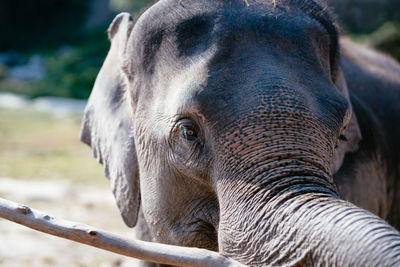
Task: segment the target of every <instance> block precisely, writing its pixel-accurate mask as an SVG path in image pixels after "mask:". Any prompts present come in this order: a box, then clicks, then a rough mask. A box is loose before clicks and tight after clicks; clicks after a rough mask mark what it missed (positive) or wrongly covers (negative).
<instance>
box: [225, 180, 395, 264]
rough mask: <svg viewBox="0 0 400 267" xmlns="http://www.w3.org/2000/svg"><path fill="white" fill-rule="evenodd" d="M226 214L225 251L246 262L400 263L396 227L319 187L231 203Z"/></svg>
mask: <svg viewBox="0 0 400 267" xmlns="http://www.w3.org/2000/svg"><path fill="white" fill-rule="evenodd" d="M298 179H299V181H301V179H300V178H298ZM317 187H319V190H316V188H317ZM289 188H290V187H289ZM260 193H261V191H260ZM222 202H223V201H222ZM224 208H225V209H226V210H223V209H224ZM221 214H222V215H221V221H220V224H219V230H218V240H219V241H218V242H219V249H220V251H221V253H223V254H224V255H226V256H228V257H232V258H234V259H236V260H238V261H240V262H242V263H243V264H247V265H273V266H274V265H296V264H300V265H308V264H315V263H318V264H322V265H337V266H348V265H350V266H366V265H388V266H398V265H399V264H400V235H399V233H398V232H397V231H396V230H395V229H394V228H393V227H391V226H390V225H388V224H387V223H386V222H384V221H383V220H381V219H380V218H378V217H377V216H375V215H373V214H371V213H369V212H367V211H365V210H363V209H360V208H358V207H356V206H354V205H352V204H351V203H349V202H345V201H343V200H340V199H338V198H337V197H336V196H335V192H333V191H331V190H329V189H324V188H323V187H322V186H319V185H315V184H305V183H304V184H297V190H296V186H292V187H291V189H286V190H284V191H281V193H275V194H274V195H273V196H272V197H269V198H262V197H261V196H260V194H256V195H254V199H253V200H250V199H244V200H242V201H241V200H233V199H231V202H230V203H229V207H228V206H223V208H221Z"/></svg>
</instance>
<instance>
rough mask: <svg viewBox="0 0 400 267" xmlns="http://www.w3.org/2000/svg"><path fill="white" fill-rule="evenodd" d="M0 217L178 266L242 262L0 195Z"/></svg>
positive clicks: (115, 250)
mask: <svg viewBox="0 0 400 267" xmlns="http://www.w3.org/2000/svg"><path fill="white" fill-rule="evenodd" d="M0 217H2V218H5V219H7V220H10V221H13V222H16V223H19V224H22V225H24V226H27V227H29V228H32V229H35V230H38V231H41V232H43V233H46V234H50V235H55V236H59V237H63V238H66V239H69V240H73V241H76V242H79V243H83V244H86V245H89V246H93V247H97V248H100V249H104V250H108V251H112V252H115V253H118V254H121V255H125V256H128V257H133V258H137V259H141V260H145V261H152V262H157V263H162V264H170V265H178V266H199V267H200V266H201V267H203V266H210V267H211V266H232V267H233V266H244V265H242V264H240V263H238V262H236V261H234V260H232V259H229V258H227V257H225V256H222V255H221V254H219V253H217V252H213V251H209V250H205V249H200V248H188V247H178V246H172V245H165V244H158V243H152V242H145V241H140V240H127V239H125V238H123V237H121V236H118V235H115V234H111V233H107V232H105V231H102V230H99V229H95V228H93V227H92V226H89V225H85V224H81V223H76V222H71V221H66V220H62V219H57V218H54V217H52V216H49V215H47V214H45V213H43V212H40V211H37V210H34V209H31V208H29V207H28V206H25V205H21V204H18V203H15V202H12V201H9V200H5V199H2V198H0Z"/></svg>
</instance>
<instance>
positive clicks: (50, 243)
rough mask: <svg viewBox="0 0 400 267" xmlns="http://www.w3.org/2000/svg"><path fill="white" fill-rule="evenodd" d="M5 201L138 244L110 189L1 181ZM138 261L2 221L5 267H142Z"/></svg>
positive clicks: (0, 255) (0, 261) (0, 256)
mask: <svg viewBox="0 0 400 267" xmlns="http://www.w3.org/2000/svg"><path fill="white" fill-rule="evenodd" d="M0 197H2V198H6V199H9V200H12V201H15V202H18V203H23V204H27V205H29V206H30V207H32V208H35V209H38V210H40V211H43V212H46V213H49V214H50V215H52V216H55V217H58V218H63V219H67V220H72V221H77V222H81V223H85V224H89V225H92V226H95V227H96V228H100V229H103V230H107V231H110V232H113V233H116V234H120V235H123V236H125V237H127V238H132V239H133V238H135V234H134V230H133V229H129V228H128V227H127V226H125V224H124V223H123V221H122V219H121V217H120V215H119V212H118V209H117V207H116V205H115V203H114V199H113V196H112V194H111V192H110V190H109V188H106V187H101V186H98V187H95V186H88V185H87V186H86V185H76V184H71V183H68V182H64V181H59V180H55V181H53V180H45V181H32V180H30V181H26V180H20V179H19V180H15V179H10V178H1V177H0ZM136 265H137V261H136V260H134V259H131V258H128V257H125V256H120V255H117V254H113V253H110V252H107V251H103V250H99V249H96V248H92V247H89V246H86V245H83V244H79V243H75V242H73V241H69V240H65V239H62V238H58V237H53V236H50V235H46V234H43V233H40V232H37V231H34V230H31V229H29V228H26V227H24V226H21V225H18V224H16V223H13V222H10V221H7V220H4V219H0V266H7V267H22V266H24V267H25V266H40V267H43V266H56V267H58V266H79V267H84V266H90V267H92V266H99V267H117V266H136Z"/></svg>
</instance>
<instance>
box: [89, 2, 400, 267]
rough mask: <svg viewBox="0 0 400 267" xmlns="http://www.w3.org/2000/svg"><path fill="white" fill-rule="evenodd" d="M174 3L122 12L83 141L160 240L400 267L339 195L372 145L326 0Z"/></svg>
mask: <svg viewBox="0 0 400 267" xmlns="http://www.w3.org/2000/svg"><path fill="white" fill-rule="evenodd" d="M246 2H247V1H242V0H233V1H211V0H201V1H198V0H196V1H195V0H193V1H192V0H188V1H178V0H162V1H159V2H158V3H157V4H155V5H154V6H152V7H151V8H149V9H148V10H147V11H146V12H145V13H143V14H142V15H141V16H140V18H139V19H138V20H137V21H136V22H134V21H133V20H132V17H131V16H130V15H129V14H126V13H123V14H120V15H118V16H117V17H116V18H115V19H114V21H113V23H112V24H111V26H110V28H109V31H108V33H109V38H110V40H111V49H110V52H109V54H108V56H107V58H106V60H105V62H104V65H103V67H102V69H101V71H100V73H99V75H98V77H97V80H96V83H95V86H94V89H93V92H92V94H91V96H90V99H89V103H88V106H87V108H86V111H85V116H84V120H83V128H82V133H81V139H82V140H83V141H84V142H85V143H87V144H89V145H90V146H91V148H92V151H93V154H94V156H95V157H96V158H97V159H98V160H99V162H100V163H102V164H103V165H104V167H105V174H106V176H107V177H108V178H109V179H110V181H111V185H112V190H113V192H114V195H115V198H116V201H117V204H118V207H119V209H120V211H121V214H122V217H123V218H124V221H125V222H126V223H127V225H128V226H131V227H132V226H135V224H136V221H137V217H138V210H139V206H141V209H142V211H143V217H144V221H145V222H146V224H147V225H148V228H149V231H150V233H151V236H152V237H153V239H154V240H155V241H159V242H163V243H170V244H175V245H183V246H196V247H202V248H207V249H211V250H219V251H220V252H221V253H222V254H224V255H227V256H230V257H232V258H235V259H237V260H238V261H240V262H242V263H244V264H249V265H264V264H272V265H277V264H289V265H292V264H293V265H294V264H311V263H317V264H318V263H319V264H337V265H342V264H345V265H347V264H350V265H351V264H359V265H362V264H365V263H369V264H371V263H372V264H373V263H377V264H378V263H380V264H393V263H394V262H396V261H397V262H399V260H400V252H399V251H400V250H399V247H400V236H399V234H398V233H397V232H396V230H394V229H393V228H392V227H391V226H389V225H388V224H386V223H385V222H384V221H383V220H381V219H379V218H378V217H376V216H374V215H372V214H370V213H369V212H367V211H365V210H362V209H360V208H358V207H356V206H354V205H352V204H350V203H348V202H345V201H343V200H341V199H340V198H339V197H338V193H337V189H336V186H335V184H334V182H333V179H332V174H333V173H334V172H335V171H337V170H338V169H339V168H340V165H341V163H342V162H343V157H344V155H345V154H346V153H347V152H350V151H353V150H355V149H356V148H357V145H358V142H359V141H360V140H361V135H360V130H359V128H358V124H357V119H356V118H355V116H354V115H352V107H351V103H350V101H349V94H348V91H347V87H346V81H345V80H344V76H343V74H342V73H341V69H340V66H339V61H338V58H339V44H338V33H337V30H336V27H335V25H334V23H333V22H332V19H331V17H330V15H329V14H328V12H327V11H326V9H325V8H324V6H322V4H317V3H315V2H314V1H289V0H287V1H286V0H282V1H253V2H251V1H249V2H250V5H247V4H246Z"/></svg>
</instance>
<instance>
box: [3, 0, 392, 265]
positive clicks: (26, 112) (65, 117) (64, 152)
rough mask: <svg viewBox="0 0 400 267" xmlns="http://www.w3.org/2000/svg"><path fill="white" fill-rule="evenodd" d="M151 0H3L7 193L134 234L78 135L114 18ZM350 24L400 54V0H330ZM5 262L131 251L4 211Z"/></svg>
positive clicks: (352, 33) (122, 261) (74, 259)
mask: <svg viewBox="0 0 400 267" xmlns="http://www.w3.org/2000/svg"><path fill="white" fill-rule="evenodd" d="M148 2H150V0H36V1H26V0H1V1H0V197H3V198H8V199H10V200H13V201H17V202H24V203H26V204H29V205H32V206H33V207H35V208H37V209H41V210H43V211H46V212H49V213H50V214H52V215H55V216H57V217H61V218H66V219H70V220H75V221H80V222H83V223H87V224H91V225H94V226H96V227H100V228H104V229H107V230H109V231H113V232H116V233H121V234H123V235H124V236H129V237H132V238H133V237H134V233H133V231H130V230H129V229H128V228H126V227H125V225H124V224H123V222H122V220H121V219H120V216H119V212H118V210H117V208H116V206H115V204H114V201H113V197H112V195H111V192H110V190H109V189H108V181H107V180H106V179H105V178H104V175H103V170H102V167H101V166H100V165H99V164H97V162H96V161H95V160H94V159H93V158H92V157H91V153H90V150H89V148H88V147H87V146H86V145H84V144H82V143H80V142H79V140H78V135H79V127H80V119H81V116H82V111H83V109H84V106H85V103H86V101H85V100H86V99H87V97H88V96H89V94H90V91H91V89H92V86H93V83H94V80H95V78H96V75H97V73H98V71H99V69H100V67H101V65H102V62H103V60H104V58H105V56H106V54H107V51H108V48H109V42H108V40H107V34H106V29H107V27H108V25H109V23H110V22H111V21H112V19H113V17H114V16H115V15H116V14H117V13H119V12H121V11H126V12H130V13H136V12H138V11H139V10H140V9H141V8H143V7H145V6H146V5H147V4H148ZM329 2H330V4H331V6H332V8H333V9H334V11H335V13H336V14H337V18H338V21H339V24H340V25H341V27H342V31H343V32H344V33H345V34H346V35H347V36H349V37H350V38H352V39H353V40H355V41H356V42H359V43H362V44H364V45H366V46H370V47H374V48H377V49H379V50H381V51H384V52H385V53H388V54H390V55H392V56H393V57H395V58H397V60H400V1H399V0H379V1H377V0H329ZM0 240H1V242H0V266H102V267H106V266H128V265H129V266H132V265H131V264H133V263H134V261H133V260H131V259H128V258H126V257H122V256H117V255H111V254H109V253H106V252H101V251H99V250H97V249H93V248H90V247H86V246H84V245H79V244H75V243H73V242H71V241H66V240H61V239H59V238H53V237H50V236H45V235H43V234H40V233H36V232H34V231H31V230H29V229H27V228H24V227H22V226H19V225H16V224H13V223H11V222H8V221H5V220H1V219H0Z"/></svg>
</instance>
